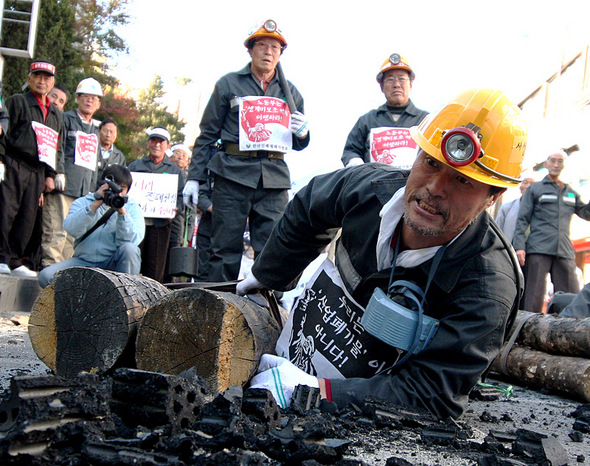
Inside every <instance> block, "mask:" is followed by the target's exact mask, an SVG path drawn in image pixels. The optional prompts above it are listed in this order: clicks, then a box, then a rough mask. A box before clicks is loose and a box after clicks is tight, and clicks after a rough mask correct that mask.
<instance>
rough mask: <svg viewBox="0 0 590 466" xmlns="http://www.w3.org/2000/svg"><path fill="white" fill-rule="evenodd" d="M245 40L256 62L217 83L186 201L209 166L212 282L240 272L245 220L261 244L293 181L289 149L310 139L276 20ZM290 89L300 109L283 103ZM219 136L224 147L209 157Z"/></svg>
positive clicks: (197, 147)
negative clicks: (285, 70)
mask: <svg viewBox="0 0 590 466" xmlns="http://www.w3.org/2000/svg"><path fill="white" fill-rule="evenodd" d="M244 45H245V46H246V48H247V49H248V54H249V55H250V58H251V62H250V63H249V64H248V65H246V66H245V67H244V68H243V69H241V70H240V71H237V72H234V73H228V74H226V75H225V76H223V77H222V78H221V79H220V80H219V81H218V82H217V84H216V85H215V89H214V91H213V94H212V96H211V98H210V100H209V103H208V104H207V108H206V109H205V112H204V114H203V119H202V120H201V124H200V129H201V134H200V135H199V137H197V139H196V141H195V145H194V148H193V157H192V160H191V164H190V167H189V175H188V181H187V183H186V188H185V190H184V198H185V203H186V204H187V205H188V204H192V205H197V199H198V193H199V184H201V185H202V184H205V183H206V182H207V178H208V174H207V170H209V171H210V172H211V173H212V174H213V175H214V177H215V186H214V188H213V194H212V199H211V200H212V202H213V207H212V233H211V271H210V274H209V280H210V281H227V280H235V279H237V278H238V274H239V271H240V263H241V260H242V253H243V233H244V229H245V228H246V221H247V220H248V219H249V221H250V234H251V240H252V246H253V247H254V251H255V253H259V252H260V251H261V250H262V247H263V246H264V243H265V242H266V239H267V238H268V236H269V235H270V232H271V230H272V228H273V226H274V224H275V222H276V221H277V220H278V219H279V218H280V216H281V215H282V214H283V212H284V210H285V206H286V205H287V201H288V193H287V190H288V189H290V188H291V179H290V175H289V168H288V167H287V164H286V163H285V160H284V155H285V153H287V152H288V151H290V150H291V149H293V150H302V149H304V148H305V147H307V145H308V144H309V131H308V127H307V120H306V118H305V116H304V115H303V112H304V109H303V98H302V97H301V94H300V93H299V92H298V91H297V89H296V88H295V86H293V84H291V83H290V82H287V81H286V80H283V79H281V77H280V66H279V59H280V57H281V54H282V53H283V51H284V50H285V48H286V47H287V41H286V40H285V38H284V37H283V35H282V33H281V31H280V29H279V28H278V27H277V24H276V23H275V22H274V21H273V20H267V21H265V22H264V24H263V25H262V26H256V27H254V28H253V29H252V30H251V31H250V33H249V34H248V36H247V38H246V40H245V41H244ZM285 87H286V88H285ZM290 95H292V97H293V101H294V102H293V103H294V106H295V107H296V108H290V107H291V104H289V106H287V103H286V102H285V99H287V100H289V97H290ZM218 140H221V149H220V150H219V151H217V152H216V153H214V155H213V156H212V157H211V154H210V153H211V148H212V147H214V146H215V145H216V144H217V141H218Z"/></svg>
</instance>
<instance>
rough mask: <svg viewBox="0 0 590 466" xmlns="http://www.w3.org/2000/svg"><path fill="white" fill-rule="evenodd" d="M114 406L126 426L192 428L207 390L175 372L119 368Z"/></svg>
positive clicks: (115, 380) (115, 384)
mask: <svg viewBox="0 0 590 466" xmlns="http://www.w3.org/2000/svg"><path fill="white" fill-rule="evenodd" d="M112 378H113V399H112V402H111V408H112V410H113V412H114V413H116V414H117V415H118V416H119V417H120V418H121V419H122V420H123V421H124V422H125V424H127V425H143V426H146V427H150V428H153V427H156V426H161V425H171V426H173V427H175V428H176V429H187V428H190V427H191V426H192V425H193V423H194V422H195V419H196V415H197V414H198V412H199V411H200V409H201V408H202V407H203V405H204V404H205V396H206V391H205V390H204V389H203V388H202V387H199V386H198V385H194V384H192V383H190V382H189V381H188V380H186V379H184V378H182V377H177V376H174V375H165V374H157V373H155V372H146V371H141V370H137V369H127V368H119V369H117V370H115V372H114V373H113V376H112Z"/></svg>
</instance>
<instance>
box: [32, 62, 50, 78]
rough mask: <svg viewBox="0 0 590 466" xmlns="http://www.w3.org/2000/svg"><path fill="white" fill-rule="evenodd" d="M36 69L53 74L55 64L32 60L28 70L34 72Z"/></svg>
mask: <svg viewBox="0 0 590 466" xmlns="http://www.w3.org/2000/svg"><path fill="white" fill-rule="evenodd" d="M37 71H44V72H45V73H49V74H50V75H52V76H55V66H54V65H52V64H51V63H47V62H44V61H34V62H33V63H31V68H30V70H29V72H31V73H36V72H37Z"/></svg>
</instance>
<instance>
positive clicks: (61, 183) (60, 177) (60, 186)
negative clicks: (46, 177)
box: [55, 173, 66, 191]
mask: <svg viewBox="0 0 590 466" xmlns="http://www.w3.org/2000/svg"><path fill="white" fill-rule="evenodd" d="M55 189H57V190H58V191H65V189H66V175H64V174H63V173H58V174H57V175H55Z"/></svg>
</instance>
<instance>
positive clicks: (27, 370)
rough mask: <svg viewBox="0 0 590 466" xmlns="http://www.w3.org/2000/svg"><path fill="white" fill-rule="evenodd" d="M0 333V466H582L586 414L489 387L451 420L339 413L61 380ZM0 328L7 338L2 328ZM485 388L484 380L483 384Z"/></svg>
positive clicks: (323, 407)
mask: <svg viewBox="0 0 590 466" xmlns="http://www.w3.org/2000/svg"><path fill="white" fill-rule="evenodd" d="M3 324H5V325H0V327H8V326H9V325H11V326H12V327H11V328H10V329H4V328H2V330H3V331H2V332H0V351H1V353H0V362H1V363H2V365H1V367H0V382H1V384H2V385H1V386H2V392H0V395H1V396H2V398H3V401H2V405H1V406H2V408H1V409H0V464H23V465H24V464H26V465H31V464H32V465H35V464H39V465H41V464H43V465H45V464H47V465H49V464H51V465H66V464H67V465H78V464H80V465H82V464H101V465H107V464H108V465H110V464H123V465H125V464H146V465H147V464H211V465H213V464H227V465H230V464H236V465H237V464H285V463H289V464H306V465H313V464H342V465H345V464H346V465H348V464H350V465H353V464H376V465H519V464H538V465H559V464H588V458H589V457H590V405H588V404H583V403H579V402H576V401H573V400H567V399H563V398H560V397H556V396H552V395H550V394H546V393H542V392H539V391H532V390H528V389H524V388H520V387H515V388H514V389H513V391H512V393H511V394H510V396H506V394H505V393H504V392H506V391H508V390H507V388H508V383H506V382H505V381H491V383H490V384H491V385H492V387H478V388H477V389H476V390H474V392H473V398H474V399H472V400H471V401H470V404H469V407H468V410H467V412H466V413H465V414H464V415H463V416H462V417H461V418H460V419H458V420H456V421H453V420H451V419H448V420H446V421H438V420H436V419H435V418H434V417H432V416H431V415H430V414H428V413H427V412H422V411H419V410H415V409H410V408H405V407H400V406H395V405H391V404H388V403H384V402H382V401H380V400H373V399H368V400H366V401H365V403H363V404H362V405H360V406H353V405H351V406H347V407H345V408H342V409H340V410H338V409H337V408H336V406H335V405H334V404H333V403H329V402H326V401H325V400H323V401H320V400H319V397H318V393H317V390H315V389H309V388H308V387H301V388H300V389H299V390H298V391H297V393H296V397H295V401H294V403H293V405H292V406H291V407H290V408H289V409H288V410H279V408H278V407H277V406H276V403H275V402H274V400H273V398H272V396H271V395H270V393H269V392H267V391H265V390H251V389H246V390H242V388H241V387H231V388H230V389H229V390H228V391H226V392H225V393H224V394H218V395H215V396H214V395H211V394H209V393H208V391H207V389H206V383H204V382H203V381H202V380H200V379H199V378H198V376H197V375H196V374H194V373H187V374H183V376H182V377H180V376H167V375H163V374H155V373H147V372H143V371H136V370H132V369H118V370H116V371H115V372H114V373H113V374H111V375H108V376H98V375H93V374H81V375H80V376H79V377H77V378H75V379H72V380H67V381H65V380H63V379H59V378H57V377H54V376H52V375H50V374H49V370H48V369H47V368H46V367H45V366H44V365H43V364H42V363H41V362H40V361H39V360H38V358H37V357H36V355H35V354H34V352H33V351H32V348H31V345H30V341H29V339H28V335H27V333H26V326H24V325H21V326H16V325H14V323H11V324H8V323H7V322H3ZM5 330H6V331H5ZM488 382H489V381H488Z"/></svg>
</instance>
